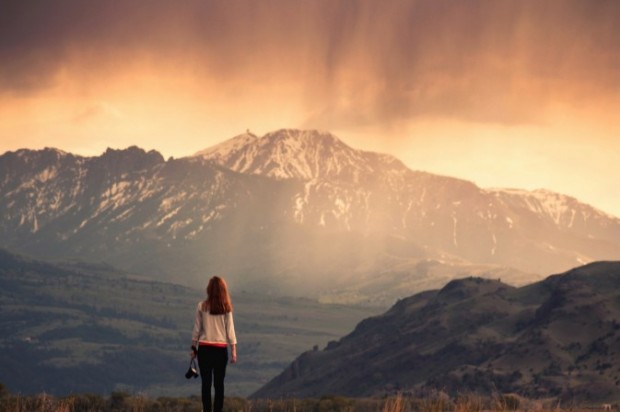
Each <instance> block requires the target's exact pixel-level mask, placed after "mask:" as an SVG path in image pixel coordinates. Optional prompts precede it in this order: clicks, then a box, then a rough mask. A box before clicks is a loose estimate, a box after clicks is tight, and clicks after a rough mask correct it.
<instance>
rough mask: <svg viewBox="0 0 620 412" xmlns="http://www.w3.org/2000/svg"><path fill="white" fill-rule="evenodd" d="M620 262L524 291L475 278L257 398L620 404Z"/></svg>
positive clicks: (407, 310)
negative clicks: (410, 396) (399, 396)
mask: <svg viewBox="0 0 620 412" xmlns="http://www.w3.org/2000/svg"><path fill="white" fill-rule="evenodd" d="M619 348H620V262H597V263H592V264H589V265H585V266H582V267H578V268H575V269H573V270H570V271H568V272H566V273H563V274H560V275H554V276H550V277H548V278H546V279H544V280H542V281H540V282H536V283H533V284H531V285H528V286H523V287H520V288H517V287H513V286H510V285H507V284H505V283H502V282H501V281H499V280H492V279H482V278H477V277H469V278H463V279H458V280H453V281H451V282H449V283H448V284H446V285H445V286H444V287H443V288H441V289H439V290H430V291H425V292H422V293H419V294H416V295H413V296H411V297H408V298H406V299H402V300H400V301H399V302H398V303H396V304H395V305H394V306H393V307H392V308H391V309H390V310H388V311H387V312H386V313H384V314H383V315H380V316H376V317H371V318H368V319H366V320H364V321H362V322H361V323H359V324H358V325H357V327H356V328H355V329H354V330H353V332H351V333H350V334H349V335H347V336H345V337H343V338H342V339H340V340H338V341H333V342H330V343H329V344H328V345H327V346H326V347H325V348H324V349H323V350H313V351H308V352H305V353H303V354H302V355H301V356H299V357H298V358H297V359H296V360H295V361H294V362H292V363H291V364H290V365H289V367H288V368H286V369H285V370H284V371H283V372H282V373H281V374H280V375H279V376H277V377H276V378H274V379H273V380H272V381H271V382H269V383H268V384H267V385H265V386H264V387H262V388H261V389H260V390H258V391H257V392H256V393H255V394H254V395H253V396H254V397H256V398H280V397H301V398H303V397H318V396H322V395H325V394H335V395H346V396H371V395H384V394H386V393H392V392H401V393H422V394H423V393H428V392H429V391H433V390H435V391H437V390H440V391H446V392H448V393H450V394H452V395H456V394H459V393H469V392H472V393H478V394H481V395H492V394H495V393H498V392H499V393H517V394H520V395H523V396H525V397H528V398H544V399H553V398H555V399H557V400H559V401H561V402H562V404H563V405H564V404H567V403H569V404H570V403H571V402H578V403H581V402H590V403H592V402H618V401H620V395H619V394H620V349H619Z"/></svg>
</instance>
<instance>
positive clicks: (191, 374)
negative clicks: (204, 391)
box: [185, 358, 199, 379]
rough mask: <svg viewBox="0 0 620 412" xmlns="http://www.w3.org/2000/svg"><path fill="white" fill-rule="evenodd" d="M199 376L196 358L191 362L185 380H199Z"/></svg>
mask: <svg viewBox="0 0 620 412" xmlns="http://www.w3.org/2000/svg"><path fill="white" fill-rule="evenodd" d="M198 376H199V375H198V367H197V366H196V358H193V359H192V360H191V361H190V362H189V368H188V369H187V372H185V378H186V379H191V378H197V377H198Z"/></svg>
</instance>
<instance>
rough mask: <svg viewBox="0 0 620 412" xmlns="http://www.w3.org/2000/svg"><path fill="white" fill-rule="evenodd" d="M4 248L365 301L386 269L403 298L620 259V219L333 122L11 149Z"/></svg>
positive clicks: (0, 233) (1, 231) (4, 182)
mask: <svg viewBox="0 0 620 412" xmlns="http://www.w3.org/2000/svg"><path fill="white" fill-rule="evenodd" d="M0 247H5V248H8V249H10V250H14V251H17V252H21V253H29V254H32V255H35V256H39V257H46V258H49V257H53V258H69V257H76V258H81V259H86V260H106V261H110V262H111V263H113V264H116V265H117V266H120V267H121V268H124V269H129V270H134V271H137V272H140V273H146V274H149V275H156V276H160V277H163V278H166V279H170V278H174V279H175V280H176V281H182V282H190V283H194V282H195V281H196V280H198V279H200V280H201V281H202V280H203V278H204V276H206V275H207V274H208V273H212V272H219V273H223V274H224V273H225V274H226V275H227V276H228V277H229V278H230V279H231V281H232V282H233V283H234V282H236V281H238V282H240V283H241V282H242V284H243V285H244V286H246V287H262V288H264V289H274V288H276V289H281V290H286V291H295V290H300V289H299V288H301V287H303V288H304V289H303V292H304V293H324V294H326V295H325V296H329V297H330V299H332V298H334V297H338V296H340V297H342V296H344V295H347V296H357V298H354V299H352V300H360V299H363V297H362V298H359V296H371V295H373V292H372V291H373V288H374V287H375V286H376V285H375V283H374V279H379V278H380V279H382V282H383V283H382V284H383V286H382V288H383V290H387V289H389V288H390V287H393V289H394V291H398V292H395V293H398V294H401V291H400V290H399V288H401V286H402V285H404V284H406V285H410V286H408V287H410V289H409V290H406V291H402V295H403V296H404V295H407V294H410V293H412V292H413V291H415V290H416V287H422V285H423V287H437V286H439V285H440V284H441V282H444V281H445V280H446V277H447V278H451V277H455V276H462V275H463V273H467V270H474V269H472V268H474V267H475V268H476V269H475V270H476V272H475V274H478V275H480V274H483V275H484V274H485V273H486V274H488V275H489V276H495V275H497V274H498V273H502V274H503V275H502V276H503V278H504V280H505V281H509V282H510V281H511V279H510V277H511V276H512V278H513V280H514V281H515V282H516V281H520V282H523V281H525V280H528V279H530V280H531V279H532V278H528V277H527V276H525V275H524V273H523V272H525V273H530V274H537V273H549V272H560V271H562V270H566V269H568V268H571V267H574V266H577V265H580V264H582V263H585V262H589V261H592V260H601V259H617V258H618V257H620V220H619V219H618V218H615V217H613V216H608V215H606V214H604V213H602V212H600V211H598V210H596V209H595V208H593V207H591V206H588V205H585V204H583V203H580V202H579V201H577V200H576V199H573V198H570V197H567V196H564V195H561V194H557V193H552V192H548V191H534V192H527V191H518V190H502V189H482V188H479V187H477V186H476V185H474V184H473V183H471V182H467V181H464V180H460V179H455V178H451V177H444V176H437V175H433V174H429V173H424V172H418V171H413V170H410V169H408V168H407V167H406V166H405V165H404V164H403V163H401V162H400V161H399V160H397V159H396V158H394V157H392V156H388V155H382V154H377V153H371V152H365V151H361V150H356V149H354V148H351V147H349V146H348V145H346V144H345V143H343V142H342V141H340V140H339V139H338V138H336V137H335V136H333V135H331V134H329V133H325V132H317V131H299V130H279V131H276V132H273V133H269V134H267V135H265V136H262V137H258V136H255V135H252V134H250V133H247V134H244V135H240V136H237V137H235V138H233V139H230V140H228V141H225V142H223V143H221V144H219V145H217V146H215V147H212V148H209V149H206V150H204V151H202V152H199V153H197V154H196V155H194V156H192V157H188V158H183V159H169V160H167V161H165V160H164V159H163V157H162V156H161V155H160V154H159V153H157V152H153V151H152V152H148V153H147V152H145V151H143V150H141V149H139V148H136V147H132V148H129V149H126V150H108V151H106V152H105V153H104V154H103V155H101V156H98V157H79V156H74V155H72V154H68V153H64V152H61V151H58V150H54V149H45V150H41V151H30V150H20V151H17V152H8V153H5V154H4V155H2V156H0ZM474 264H475V265H476V266H472V265H474ZM506 267H508V268H513V269H515V270H514V271H508V272H507V271H506V269H505V268H506ZM429 268H432V269H429ZM468 268H469V269H468ZM498 271H499V272H498ZM507 277H508V278H507ZM439 278H441V279H440V280H436V279H439ZM433 282H435V283H433ZM386 284H387V285H392V286H385V285H386ZM334 288H336V289H338V290H337V291H335V290H334Z"/></svg>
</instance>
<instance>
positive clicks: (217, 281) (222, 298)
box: [202, 276, 233, 315]
mask: <svg viewBox="0 0 620 412" xmlns="http://www.w3.org/2000/svg"><path fill="white" fill-rule="evenodd" d="M202 310H204V311H205V312H209V313H210V314H212V315H223V314H225V313H228V312H232V310H233V306H232V302H231V301H230V295H229V294H228V286H227V285H226V282H225V281H224V279H222V278H221V277H219V276H213V277H212V278H211V279H209V284H208V285H207V300H205V301H204V302H203V303H202Z"/></svg>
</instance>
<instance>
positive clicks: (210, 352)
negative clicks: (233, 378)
mask: <svg viewBox="0 0 620 412" xmlns="http://www.w3.org/2000/svg"><path fill="white" fill-rule="evenodd" d="M227 363H228V349H227V348H218V347H217V346H199V347H198V366H199V367H200V377H201V379H202V410H203V412H211V382H213V387H214V388H215V399H214V402H213V412H222V408H223V407H224V377H225V376H226V364H227Z"/></svg>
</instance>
